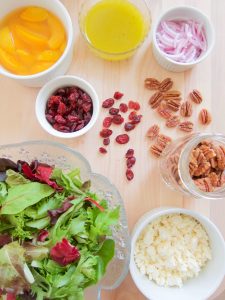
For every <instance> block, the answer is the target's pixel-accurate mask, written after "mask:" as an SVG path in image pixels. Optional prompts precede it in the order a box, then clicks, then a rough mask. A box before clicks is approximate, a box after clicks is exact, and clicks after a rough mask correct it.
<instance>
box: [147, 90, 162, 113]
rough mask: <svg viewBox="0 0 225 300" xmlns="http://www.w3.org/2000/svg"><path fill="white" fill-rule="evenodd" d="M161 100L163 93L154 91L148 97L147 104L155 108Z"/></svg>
mask: <svg viewBox="0 0 225 300" xmlns="http://www.w3.org/2000/svg"><path fill="white" fill-rule="evenodd" d="M162 100H163V94H162V93H161V92H156V93H154V94H153V95H152V96H151V98H150V99H149V105H150V106H151V108H152V109H155V108H157V107H158V106H159V105H160V103H161V102H162Z"/></svg>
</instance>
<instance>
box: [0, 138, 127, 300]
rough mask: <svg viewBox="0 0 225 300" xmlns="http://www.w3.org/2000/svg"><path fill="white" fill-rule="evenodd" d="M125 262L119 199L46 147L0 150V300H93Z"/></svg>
mask: <svg viewBox="0 0 225 300" xmlns="http://www.w3.org/2000/svg"><path fill="white" fill-rule="evenodd" d="M129 259H130V240H129V233H128V226H127V219H126V214H125V210H124V205H123V201H122V199H121V197H120V195H119V193H118V191H117V189H116V188H115V187H114V186H113V185H112V184H111V183H110V182H109V181H108V179H107V178H105V177H104V176H102V175H99V174H95V173H93V172H92V171H91V168H90V165H89V163H88V162H87V160H86V159H85V158H84V157H83V156H82V155H81V154H79V153H78V152H76V151H74V150H72V149H70V148H68V147H67V146H64V145H62V144H58V143H55V142H49V141H32V142H24V143H20V144H12V145H4V146H0V299H7V300H9V299H17V300H19V299H37V300H42V299H63V300H73V299H74V300H82V299H91V300H95V299H98V300H99V299H100V298H101V290H103V289H114V288H116V287H117V286H119V284H120V283H121V282H122V280H123V279H124V278H125V276H126V275H127V272H128V266H129ZM90 295H91V296H90Z"/></svg>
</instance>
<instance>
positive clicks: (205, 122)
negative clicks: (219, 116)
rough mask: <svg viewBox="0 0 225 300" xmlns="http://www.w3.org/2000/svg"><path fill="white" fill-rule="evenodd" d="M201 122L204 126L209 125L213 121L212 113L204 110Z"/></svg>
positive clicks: (200, 115)
mask: <svg viewBox="0 0 225 300" xmlns="http://www.w3.org/2000/svg"><path fill="white" fill-rule="evenodd" d="M199 121H200V123H201V124H202V125H209V124H210V123H211V121H212V117H211V114H210V112H209V111H208V110H207V109H205V108H203V109H202V110H201V111H200V113H199Z"/></svg>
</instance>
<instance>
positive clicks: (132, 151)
mask: <svg viewBox="0 0 225 300" xmlns="http://www.w3.org/2000/svg"><path fill="white" fill-rule="evenodd" d="M133 156H134V149H128V150H127V152H126V155H125V157H126V158H131V157H133Z"/></svg>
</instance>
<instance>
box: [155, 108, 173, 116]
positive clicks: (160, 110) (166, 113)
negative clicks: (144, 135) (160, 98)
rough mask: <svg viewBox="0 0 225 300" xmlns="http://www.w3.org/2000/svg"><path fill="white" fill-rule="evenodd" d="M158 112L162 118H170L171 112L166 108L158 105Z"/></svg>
mask: <svg viewBox="0 0 225 300" xmlns="http://www.w3.org/2000/svg"><path fill="white" fill-rule="evenodd" d="M157 112H158V114H159V115H160V116H161V117H162V118H164V119H169V118H171V112H170V111H169V110H168V109H166V108H161V107H160V106H159V107H158V108H157Z"/></svg>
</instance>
